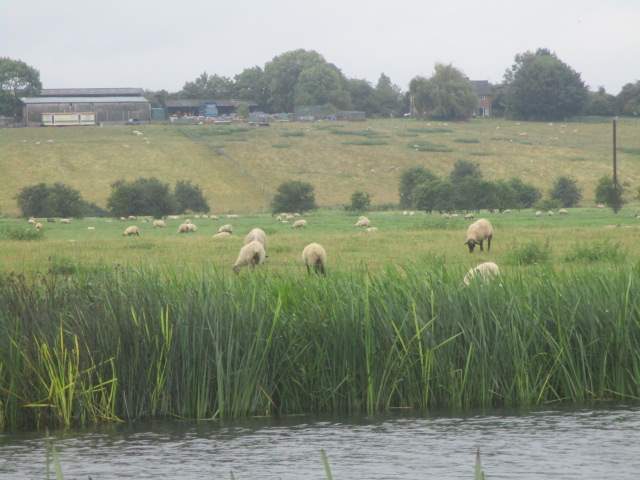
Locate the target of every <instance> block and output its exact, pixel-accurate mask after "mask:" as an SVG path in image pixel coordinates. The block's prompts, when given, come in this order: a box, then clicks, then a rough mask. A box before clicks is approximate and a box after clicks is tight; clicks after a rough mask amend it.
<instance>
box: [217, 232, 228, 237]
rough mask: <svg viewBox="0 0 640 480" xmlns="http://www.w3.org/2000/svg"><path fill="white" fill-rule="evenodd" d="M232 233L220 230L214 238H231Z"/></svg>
mask: <svg viewBox="0 0 640 480" xmlns="http://www.w3.org/2000/svg"><path fill="white" fill-rule="evenodd" d="M230 236H231V234H230V233H229V232H219V233H216V234H215V235H214V236H213V238H229V237H230Z"/></svg>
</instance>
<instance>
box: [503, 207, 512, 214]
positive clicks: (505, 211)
mask: <svg viewBox="0 0 640 480" xmlns="http://www.w3.org/2000/svg"><path fill="white" fill-rule="evenodd" d="M502 213H511V210H510V209H508V208H507V209H506V210H503V211H502Z"/></svg>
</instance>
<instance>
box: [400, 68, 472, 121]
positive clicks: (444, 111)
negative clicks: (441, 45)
mask: <svg viewBox="0 0 640 480" xmlns="http://www.w3.org/2000/svg"><path fill="white" fill-rule="evenodd" d="M409 91H410V92H411V95H412V96H413V106H414V110H415V111H416V112H417V114H418V115H420V116H428V117H432V118H438V119H443V120H464V119H467V118H469V117H471V115H472V114H473V111H474V110H475V108H476V105H477V104H478V98H477V97H476V95H475V93H473V87H472V85H471V82H470V81H469V79H468V78H467V77H465V76H464V75H463V73H462V72H461V71H460V70H458V69H457V68H455V67H454V66H452V65H443V64H436V67H435V73H434V74H433V76H432V77H431V78H429V79H426V78H424V77H415V78H414V79H413V80H411V83H410V84H409Z"/></svg>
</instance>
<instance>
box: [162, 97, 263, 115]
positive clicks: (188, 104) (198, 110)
mask: <svg viewBox="0 0 640 480" xmlns="http://www.w3.org/2000/svg"><path fill="white" fill-rule="evenodd" d="M240 105H247V107H249V111H250V112H253V111H255V110H256V109H257V108H258V105H257V104H255V103H252V102H244V101H242V100H207V99H200V98H183V99H177V100H167V101H166V102H165V107H166V110H167V116H178V117H182V116H188V117H217V116H220V115H231V114H233V113H236V111H237V109H238V107H239V106H240Z"/></svg>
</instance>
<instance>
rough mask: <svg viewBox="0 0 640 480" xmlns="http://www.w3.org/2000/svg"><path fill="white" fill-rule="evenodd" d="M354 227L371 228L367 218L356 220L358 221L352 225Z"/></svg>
mask: <svg viewBox="0 0 640 480" xmlns="http://www.w3.org/2000/svg"><path fill="white" fill-rule="evenodd" d="M353 226H354V227H364V228H367V227H370V226H371V222H370V221H369V219H368V218H367V217H360V218H358V221H357V222H356V223H354V224H353Z"/></svg>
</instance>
